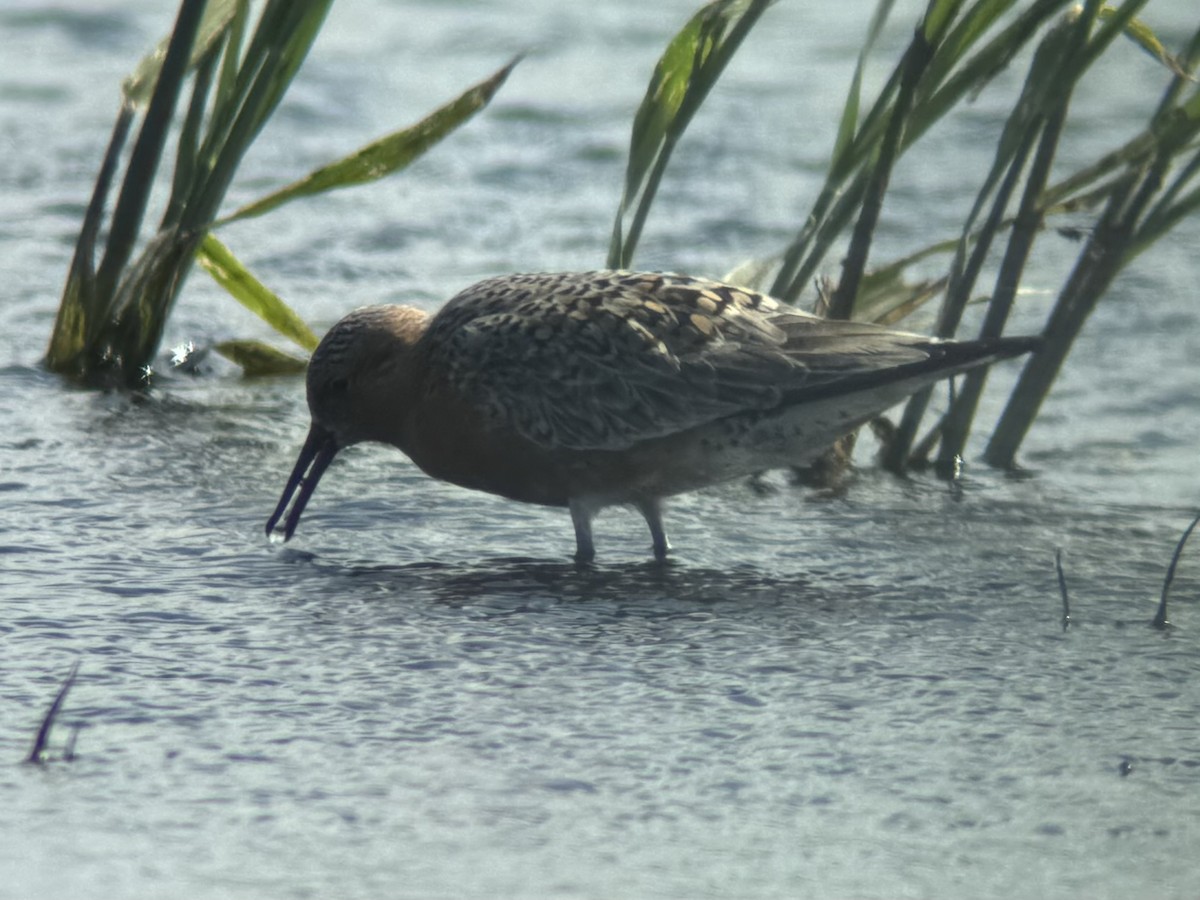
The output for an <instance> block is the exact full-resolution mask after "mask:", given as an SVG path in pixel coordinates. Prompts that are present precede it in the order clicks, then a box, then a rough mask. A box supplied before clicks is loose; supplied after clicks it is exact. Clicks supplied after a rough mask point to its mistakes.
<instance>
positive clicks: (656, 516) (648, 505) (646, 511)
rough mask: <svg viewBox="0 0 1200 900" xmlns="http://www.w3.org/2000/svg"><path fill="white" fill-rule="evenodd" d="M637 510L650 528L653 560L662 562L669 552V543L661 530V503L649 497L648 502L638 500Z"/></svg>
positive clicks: (664, 532)
mask: <svg viewBox="0 0 1200 900" xmlns="http://www.w3.org/2000/svg"><path fill="white" fill-rule="evenodd" d="M637 508H638V511H639V512H641V514H642V516H643V517H644V518H645V519H646V524H647V525H649V526H650V539H651V540H652V541H653V542H654V558H655V559H657V560H658V561H659V562H662V561H663V560H665V559H666V558H667V554H668V553H669V552H670V551H671V542H670V541H668V540H667V533H666V531H664V530H663V521H662V503H661V502H660V501H659V499H658V498H657V497H651V498H650V499H649V500H639V501H638V504H637Z"/></svg>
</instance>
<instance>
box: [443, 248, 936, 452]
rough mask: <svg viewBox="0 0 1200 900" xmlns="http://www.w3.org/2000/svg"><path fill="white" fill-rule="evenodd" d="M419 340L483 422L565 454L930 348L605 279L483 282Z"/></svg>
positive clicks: (710, 293) (742, 409) (761, 407)
mask: <svg viewBox="0 0 1200 900" xmlns="http://www.w3.org/2000/svg"><path fill="white" fill-rule="evenodd" d="M425 341H426V343H427V346H428V348H429V364H430V366H431V368H433V369H434V370H435V371H437V372H438V373H439V374H440V375H442V377H444V378H445V379H446V380H448V381H449V382H450V383H451V384H453V385H454V386H455V387H456V389H458V390H460V391H462V392H463V393H464V394H465V395H467V396H469V397H471V398H473V399H474V400H475V401H476V402H477V403H478V405H479V409H480V412H481V413H482V414H483V415H484V416H485V417H486V419H487V420H488V421H489V422H492V423H493V424H496V425H507V426H510V427H512V428H514V429H516V430H517V431H518V432H519V433H520V434H522V435H523V436H524V437H526V438H528V439H529V440H531V441H533V442H535V443H537V444H538V445H540V446H544V447H548V448H569V449H577V450H622V449H626V448H628V447H631V446H633V445H634V444H636V443H638V442H640V441H644V440H648V439H652V438H656V437H661V436H663V435H667V434H672V433H675V432H679V431H685V430H687V429H690V428H695V427H697V426H700V425H703V424H706V423H708V422H712V421H714V420H716V419H721V418H724V417H726V416H731V415H736V414H740V413H746V412H753V411H759V412H762V411H767V410H771V409H774V408H776V407H778V406H779V405H780V404H781V403H783V402H784V398H785V397H790V398H792V399H791V402H797V401H798V400H799V399H802V398H801V397H799V396H798V394H799V393H802V392H803V391H804V390H805V389H806V388H807V389H815V388H817V387H819V386H821V385H825V384H828V383H830V382H831V381H833V380H836V379H838V378H843V377H846V376H847V375H850V374H852V373H861V372H867V371H876V370H879V369H883V368H887V367H890V366H897V365H901V364H903V363H910V362H917V361H920V360H923V359H925V358H927V356H928V351H927V349H925V348H927V347H928V346H929V339H928V338H924V337H921V336H919V335H908V334H904V333H901V332H893V331H888V330H885V329H882V328H878V327H876V326H872V325H863V324H851V323H846V322H836V323H831V322H829V321H827V320H825V319H821V318H818V317H816V316H812V315H809V314H807V313H804V312H801V311H800V310H797V309H795V308H793V307H790V306H787V305H786V304H783V303H781V302H779V301H778V300H775V299H773V298H771V297H768V296H766V295H765V294H760V293H756V292H754V291H749V290H745V289H742V288H737V287H733V286H731V285H727V284H722V283H720V282H716V281H706V280H704V279H699V278H691V277H688V276H684V275H664V274H652V273H632V272H604V271H599V272H572V273H564V274H534V275H511V276H506V277H503V278H493V279H489V280H487V281H482V282H480V283H479V284H477V285H475V286H473V287H471V288H468V289H467V290H466V291H464V292H462V293H461V294H459V295H458V296H456V297H454V298H453V299H452V300H451V301H450V302H449V303H447V304H446V306H445V307H443V309H442V310H441V312H439V313H438V314H437V316H435V317H434V319H433V321H432V323H431V324H430V327H429V330H428V332H427V334H426V338H425Z"/></svg>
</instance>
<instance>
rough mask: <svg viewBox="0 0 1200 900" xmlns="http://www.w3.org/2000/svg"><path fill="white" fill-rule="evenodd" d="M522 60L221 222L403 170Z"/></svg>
mask: <svg viewBox="0 0 1200 900" xmlns="http://www.w3.org/2000/svg"><path fill="white" fill-rule="evenodd" d="M519 61H520V57H517V58H516V59H514V60H513V61H512V62H510V63H509V64H508V65H506V66H504V67H503V68H501V69H500V70H499V71H497V72H496V73H495V74H493V75H492V76H490V77H489V78H487V79H485V80H483V81H481V82H479V83H478V84H476V85H474V86H473V87H471V88H469V89H467V90H466V91H465V92H463V93H462V94H461V95H459V96H458V97H456V98H455V99H454V100H451V101H450V102H449V103H447V104H445V105H444V106H441V107H439V108H438V109H436V110H434V111H433V112H432V113H430V114H429V115H428V116H426V117H425V118H424V119H422V120H421V121H420V122H418V123H417V124H415V125H412V126H410V127H408V128H404V129H401V130H400V131H394V132H392V133H391V134H389V135H387V136H386V137H382V138H380V139H378V140H376V141H372V142H371V143H370V144H367V145H366V146H365V147H363V148H361V149H359V150H357V151H355V152H354V153H352V154H350V155H349V156H347V157H344V158H343V159H340V160H338V161H336V162H333V163H330V164H328V165H325V166H322V167H321V168H319V169H316V170H315V171H313V172H310V173H309V174H308V175H306V176H304V177H303V178H301V179H300V180H298V181H294V182H292V183H291V184H289V185H287V186H286V187H282V188H280V189H279V190H277V191H273V192H271V193H270V194H268V195H266V196H265V197H262V198H260V199H258V200H255V201H254V202H253V203H249V204H247V205H245V206H243V207H242V208H241V209H239V210H237V211H236V212H234V213H232V214H231V215H229V216H226V217H225V218H223V219H221V220H220V221H219V222H217V223H216V224H217V225H224V224H226V223H228V222H234V221H237V220H238V219H248V218H252V217H253V216H261V215H262V214H263V213H266V212H269V211H270V210H273V209H275V208H276V207H279V206H282V205H283V204H285V203H288V202H290V201H292V200H296V199H299V198H301V197H310V196H312V195H314V194H321V193H324V192H326V191H331V190H336V189H338V188H344V187H351V186H353V185H357V184H366V183H368V182H371V181H377V180H378V179H380V178H383V177H385V176H387V175H391V174H392V173H394V172H398V171H400V170H401V169H403V168H405V167H406V166H408V165H409V164H410V163H412V162H413V161H414V160H415V159H417V158H418V157H420V156H421V155H422V154H423V153H425V152H426V151H427V150H429V149H430V148H431V147H433V146H434V145H435V144H437V143H438V142H439V141H441V140H442V139H443V138H444V137H446V136H447V135H448V134H450V133H451V132H453V131H454V130H455V129H456V128H458V127H459V126H460V125H462V124H464V123H465V122H467V121H468V120H470V119H471V117H473V116H474V115H475V114H476V113H477V112H479V111H480V110H481V109H483V108H484V107H485V106H487V104H488V103H489V102H490V101H491V99H492V97H493V96H495V93H496V91H498V90H499V89H500V86H501V85H502V84H504V81H505V79H506V78H508V75H509V73H510V72H511V71H512V70H513V67H514V66H516V64H517V63H518V62H519Z"/></svg>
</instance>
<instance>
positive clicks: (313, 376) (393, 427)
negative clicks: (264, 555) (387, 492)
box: [267, 306, 429, 540]
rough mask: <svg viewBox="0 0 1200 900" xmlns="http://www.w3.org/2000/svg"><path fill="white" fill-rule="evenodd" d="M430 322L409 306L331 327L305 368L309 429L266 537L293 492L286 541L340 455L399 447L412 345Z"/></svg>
mask: <svg viewBox="0 0 1200 900" xmlns="http://www.w3.org/2000/svg"><path fill="white" fill-rule="evenodd" d="M428 318H429V317H428V315H427V314H426V313H424V312H422V311H421V310H419V309H414V308H413V307H409V306H368V307H363V308H362V309H357V310H355V311H354V312H352V313H350V314H349V315H347V316H346V317H345V318H343V319H342V320H341V321H340V322H338V323H337V324H336V325H334V326H333V328H331V329H329V333H328V334H326V335H325V337H324V338H323V339H322V341H321V343H320V344H319V345H318V346H317V349H316V350H315V351H314V352H313V355H312V359H311V360H310V361H309V364H308V409H309V412H310V413H311V414H312V425H311V426H310V427H309V430H308V437H307V439H306V440H305V442H304V446H303V447H302V448H301V450H300V456H299V458H298V459H297V460H296V465H295V467H294V468H293V469H292V474H291V476H290V477H289V478H288V482H287V485H286V486H285V487H284V489H283V496H282V497H280V499H279V504H278V505H277V506H276V507H275V512H274V513H273V514H272V515H271V518H270V519H268V520H267V534H268V535H270V534H271V533H272V532H273V531H274V530H275V526H276V524H278V522H279V520H280V518H282V517H283V514H284V512H286V511H287V507H288V505H289V503H291V499H292V496H293V495H294V494H295V495H296V502H295V504H294V505H293V506H292V509H291V512H290V513H288V516H287V520H286V521H285V523H284V529H283V536H284V540H287V539H288V538H290V537H291V536H292V533H293V532H294V531H295V530H296V525H297V524H298V523H299V521H300V516H301V514H302V513H303V512H304V507H305V506H306V505H307V504H308V501H309V498H310V497H312V493H313V491H314V490H315V489H316V487H317V482H318V481H320V479H321V475H322V474H323V473H324V471H325V469H326V468H328V466H329V464H330V463H331V462H333V458H334V456H336V455H337V453H338V451H339V450H341V449H342V448H344V447H349V446H350V445H351V444H357V443H361V442H362V441H389V442H391V443H396V442H397V439H396V436H397V435H398V434H399V430H400V428H401V426H402V423H403V419H404V414H405V409H406V407H407V406H408V404H409V403H410V402H411V401H412V399H415V397H414V396H413V393H414V392H415V391H416V390H417V389H418V383H417V375H418V374H419V372H418V363H417V360H416V356H417V344H418V342H419V341H420V338H421V335H422V334H423V333H424V331H425V326H426V325H427V323H428ZM297 489H298V490H299V493H298V494H297V493H296V492H297Z"/></svg>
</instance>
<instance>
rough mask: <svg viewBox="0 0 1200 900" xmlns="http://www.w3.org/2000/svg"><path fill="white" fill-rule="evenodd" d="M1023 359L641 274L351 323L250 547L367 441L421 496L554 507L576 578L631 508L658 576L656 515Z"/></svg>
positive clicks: (1022, 348) (379, 312)
mask: <svg viewBox="0 0 1200 900" xmlns="http://www.w3.org/2000/svg"><path fill="white" fill-rule="evenodd" d="M1035 346H1036V339H1034V338H996V339H994V340H982V341H943V340H938V339H936V338H931V337H926V336H923V335H918V334H908V333H904V332H900V331H891V330H889V329H886V328H883V327H880V326H876V325H870V324H864V323H860V322H844V321H834V320H829V319H822V318H819V317H817V316H813V315H810V314H809V313H806V312H802V311H800V310H798V309H795V308H793V307H791V306H788V305H787V304H785V303H782V302H780V301H778V300H775V299H773V298H771V297H768V296H766V295H764V294H760V293H756V292H754V291H750V290H745V289H743V288H739V287H735V286H733V285H730V284H723V283H721V282H718V281H707V280H704V279H700V278H690V277H687V276H683V275H666V274H655V273H641V272H617V271H601V272H570V273H560V274H531V275H508V276H504V277H500V278H492V279H489V280H486V281H481V282H479V283H478V284H476V285H474V286H473V287H469V288H467V289H466V290H465V291H463V292H462V293H460V294H459V295H458V296H456V297H454V298H453V299H452V300H450V302H449V303H447V304H446V305H445V306H444V307H443V308H442V309H441V311H440V312H438V313H437V314H436V315H434V316H432V317H430V316H429V315H428V314H427V313H425V312H422V311H421V310H418V309H414V308H412V307H408V306H371V307H366V308H363V309H358V310H355V311H354V312H351V313H350V314H349V315H347V316H346V317H345V318H344V319H342V320H341V321H340V322H338V323H337V324H336V325H334V326H333V328H332V329H330V331H329V333H328V334H326V335H325V338H324V340H322V341H321V344H320V346H318V347H317V349H316V352H314V353H313V356H312V360H311V362H310V363H309V367H308V407H309V410H310V411H311V413H312V426H311V428H310V429H309V432H308V438H307V440H305V442H304V447H303V449H302V450H301V451H300V457H299V459H298V460H297V461H296V465H295V468H294V469H293V470H292V474H291V477H290V478H288V482H287V486H286V487H285V488H284V490H283V496H282V497H281V498H280V500H279V505H278V506H277V507H276V508H275V512H274V513H273V514H272V516H271V518H270V519H269V520H268V521H267V534H268V535H270V534H271V533H272V532H273V531H274V530H275V526H276V525H277V524H278V523H279V520H280V519H281V518H282V517H283V515H284V513H285V512H287V508H288V504H289V503H290V502H291V501H292V497H293V495H295V504H294V505H292V508H291V512H290V513H288V516H287V519H286V522H285V523H284V530H283V534H284V540H287V539H288V538H290V537H291V536H292V533H293V532H294V531H295V530H296V524H297V523H298V522H299V521H300V515H301V514H302V513H303V512H304V507H305V506H306V505H307V503H308V501H309V498H310V497H312V493H313V491H314V490H315V489H316V486H317V482H318V481H319V480H320V478H321V474H322V473H323V472H324V471H325V469H326V468H327V467H328V466H329V463H330V462H331V461H332V460H333V458H334V456H335V455H336V454H337V452H338V451H339V450H341V449H343V448H344V447H349V446H350V445H351V444H357V443H360V442H362V441H378V442H380V443H384V444H391V445H392V446H394V447H398V448H399V449H400V450H402V451H404V453H406V454H407V455H408V457H409V458H410V459H411V460H412V461H413V462H414V463H416V464H417V465H418V466H419V467H420V468H421V469H422V470H424V471H425V472H426V473H427V474H429V475H431V476H433V477H434V478H440V479H443V480H445V481H449V482H453V483H454V484H457V485H461V486H463V487H467V488H474V489H475V490H480V491H487V492H489V493H492V494H499V495H501V496H503V497H508V498H509V499H512V500H520V501H523V502H525V503H539V504H544V505H548V506H565V507H567V508H568V509H569V510H570V512H571V519H572V521H573V522H574V525H575V541H576V553H575V558H576V559H577V560H580V561H589V560H591V559H592V558H593V557H594V555H595V548H594V546H593V543H592V519H593V517H594V516H595V515H596V513H597V512H598V511H599V510H601V509H602V508H604V507H606V506H613V505H620V504H626V505H631V506H634V507H636V508H637V509H638V510H639V511H640V512H641V514H642V515H643V516H644V517H645V519H646V524H647V525H649V526H650V536H651V538H652V540H653V546H654V555H655V556H656V557H657V558H658V559H663V558H664V557H665V556H666V554H667V551H668V550H669V548H670V545H669V543H668V542H667V535H666V532H665V531H664V530H663V522H662V499H663V498H664V497H669V496H671V495H672V494H678V493H682V492H684V491H691V490H694V489H696V488H700V487H704V486H705V485H709V484H715V483H717V482H721V481H728V480H730V479H733V478H737V477H739V476H746V475H751V474H753V473H755V472H761V471H764V470H766V469H775V468H783V467H786V466H795V465H805V464H807V463H809V462H811V461H812V459H813V458H814V457H816V456H817V455H819V454H820V453H821V452H822V451H824V450H825V449H826V448H827V447H829V445H830V444H831V443H832V442H833V441H834V440H835V439H837V438H838V437H841V436H842V435H844V434H846V433H848V432H850V431H852V430H853V429H855V428H857V427H858V426H859V425H862V424H863V423H864V422H867V421H868V420H870V419H871V418H873V417H875V416H877V415H878V414H879V413H881V412H883V411H884V410H886V409H888V408H889V407H891V406H893V405H895V404H896V403H898V402H900V401H901V400H903V399H905V398H906V397H907V396H908V395H910V394H912V393H914V392H915V391H917V390H919V389H921V388H922V387H925V386H926V385H929V384H931V383H933V382H935V381H937V380H938V379H941V378H946V377H948V376H950V375H954V374H955V373H958V372H963V371H966V370H967V369H972V368H975V367H976V366H984V365H987V364H989V363H992V362H995V361H996V360H999V359H1004V358H1006V357H1011V356H1017V355H1019V354H1022V353H1025V352H1027V351H1029V350H1032V349H1033V348H1034V347H1035ZM297 491H298V493H297Z"/></svg>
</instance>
